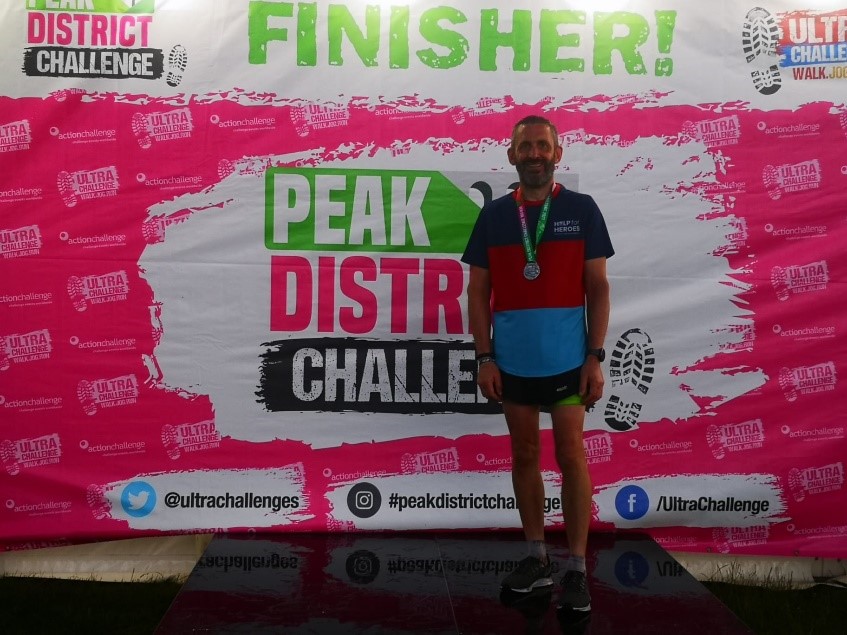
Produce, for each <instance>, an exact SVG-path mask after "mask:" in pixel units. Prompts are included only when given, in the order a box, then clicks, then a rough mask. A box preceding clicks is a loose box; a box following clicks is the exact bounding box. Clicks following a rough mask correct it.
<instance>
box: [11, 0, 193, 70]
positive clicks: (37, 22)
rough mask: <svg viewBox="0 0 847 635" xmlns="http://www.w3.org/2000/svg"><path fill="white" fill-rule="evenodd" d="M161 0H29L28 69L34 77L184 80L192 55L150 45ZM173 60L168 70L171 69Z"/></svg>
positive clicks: (176, 49) (25, 67)
mask: <svg viewBox="0 0 847 635" xmlns="http://www.w3.org/2000/svg"><path fill="white" fill-rule="evenodd" d="M154 5H155V0H26V8H27V26H26V43H27V48H26V49H24V61H23V72H24V74H25V75H28V76H31V77H106V78H110V79H129V78H134V79H159V78H161V77H163V76H164V77H165V80H166V82H167V83H168V85H169V86H177V85H178V84H179V83H180V82H181V81H182V74H183V72H184V71H185V67H186V63H187V55H186V52H185V48H184V47H183V46H182V45H180V44H177V45H176V46H174V47H173V48H172V49H171V50H170V52H169V53H168V56H167V60H165V54H164V51H162V50H161V49H156V48H152V47H151V46H150V35H151V26H152V24H153V11H154ZM166 63H167V69H166Z"/></svg>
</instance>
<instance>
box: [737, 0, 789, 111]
mask: <svg viewBox="0 0 847 635" xmlns="http://www.w3.org/2000/svg"><path fill="white" fill-rule="evenodd" d="M778 45H779V26H778V25H777V23H776V20H775V19H774V17H773V16H772V15H771V14H770V12H768V11H766V10H765V9H762V8H761V7H756V8H754V9H751V10H750V11H748V12H747V15H746V16H745V18H744V23H743V25H742V27H741V48H742V49H743V51H744V57H745V59H746V60H747V63H748V64H754V65H755V66H757V68H753V69H752V70H751V72H750V77H751V78H752V80H753V87H754V88H755V89H756V90H758V91H759V92H760V93H761V94H762V95H773V94H774V93H775V92H776V91H778V90H779V89H780V87H781V85H782V78H781V77H780V74H779V65H778V64H772V63H771V62H772V61H773V58H774V57H776V55H777V46H778Z"/></svg>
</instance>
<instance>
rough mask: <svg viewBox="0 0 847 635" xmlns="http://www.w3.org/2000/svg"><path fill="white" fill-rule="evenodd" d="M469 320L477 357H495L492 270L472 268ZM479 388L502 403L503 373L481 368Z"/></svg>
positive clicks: (494, 368)
mask: <svg viewBox="0 0 847 635" xmlns="http://www.w3.org/2000/svg"><path fill="white" fill-rule="evenodd" d="M468 320H469V321H470V328H471V335H473V339H474V345H475V346H476V354H477V355H480V354H482V353H493V351H492V348H491V277H490V275H489V273H488V269H484V268H483V267H476V266H474V265H471V267H470V278H469V280H468ZM477 384H478V385H479V388H480V390H481V391H482V394H483V395H484V396H485V397H486V398H487V399H495V400H497V401H501V400H502V396H501V394H500V392H501V387H502V384H501V381H500V370H499V369H498V368H497V364H496V362H486V363H484V364H481V365H480V367H479V372H478V374H477Z"/></svg>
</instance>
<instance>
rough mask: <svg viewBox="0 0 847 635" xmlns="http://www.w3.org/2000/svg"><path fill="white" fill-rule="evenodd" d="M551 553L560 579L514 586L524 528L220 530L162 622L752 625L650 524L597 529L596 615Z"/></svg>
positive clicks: (276, 627) (414, 629)
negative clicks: (518, 589) (567, 587)
mask: <svg viewBox="0 0 847 635" xmlns="http://www.w3.org/2000/svg"><path fill="white" fill-rule="evenodd" d="M549 538H552V539H554V537H553V536H549V537H548V539H549ZM550 554H551V558H552V560H553V563H554V576H553V577H554V580H556V581H557V585H556V586H555V587H553V588H551V589H548V590H546V591H538V590H536V591H534V592H532V593H529V594H517V593H511V592H509V593H506V592H502V591H501V588H500V581H501V580H502V579H503V578H504V577H505V576H506V575H507V574H508V573H509V572H510V571H511V570H512V568H513V567H514V566H515V564H516V563H517V562H518V561H519V560H521V559H522V558H523V557H524V556H525V555H526V547H525V545H524V542H523V539H522V537H521V535H520V534H519V533H511V532H509V533H501V532H488V533H455V532H454V533H442V534H435V533H427V534H405V533H399V534H397V533H393V534H376V533H366V534H266V535H262V534H254V535H250V536H247V535H238V536H236V535H220V536H216V537H215V538H214V539H213V540H212V542H211V543H210V544H209V546H208V548H207V549H206V551H205V552H204V554H203V555H202V556H201V557H200V559H199V561H198V563H197V565H196V566H195V568H194V570H193V572H192V573H191V575H190V577H189V579H188V580H187V581H186V583H185V585H184V586H183V588H182V590H181V591H180V592H179V594H178V595H177V597H176V598H175V600H174V602H173V604H172V605H171V607H170V609H169V610H168V612H167V614H166V615H165V616H164V618H163V619H162V622H161V623H160V625H159V628H158V630H157V631H156V633H157V635H176V634H182V633H250V634H254V633H293V634H301V633H302V634H306V633H309V634H323V633H342V634H347V635H354V634H367V635H378V634H382V633H396V634H402V633H438V634H447V633H492V634H497V633H516V634H534V633H538V634H542V633H544V634H546V633H574V634H579V633H591V634H594V635H599V634H607V633H609V634H611V633H614V634H616V635H621V634H640V633H644V634H648V633H649V634H650V635H657V634H662V633H673V634H675V635H696V634H699V633H703V634H706V633H708V634H709V635H716V634H719V635H736V634H738V635H740V634H746V635H751V634H752V631H751V630H749V629H748V628H747V627H746V626H745V625H744V624H743V623H742V622H741V621H740V620H739V619H738V618H737V617H736V616H735V615H733V614H732V613H731V612H730V611H729V609H727V608H726V607H725V606H724V605H723V604H722V603H721V602H720V601H719V600H718V599H717V598H716V597H715V596H713V595H712V594H711V593H710V592H709V591H708V590H707V589H706V588H705V587H704V586H703V585H702V584H700V583H699V582H698V581H697V580H696V579H695V578H694V577H693V576H691V575H690V574H689V573H688V572H687V571H686V570H685V569H683V568H682V566H680V565H679V563H677V562H676V560H674V559H673V557H672V556H671V555H670V554H668V553H667V552H666V551H665V550H664V549H663V548H662V547H661V546H659V545H658V544H657V543H656V542H655V541H654V540H653V539H652V538H650V537H648V536H646V535H643V534H632V533H620V534H592V535H591V538H590V540H589V553H588V557H587V564H588V571H589V585H590V589H591V596H592V600H591V604H592V610H591V612H590V613H589V614H584V613H571V614H568V613H565V612H563V611H561V610H557V609H556V603H557V602H556V600H557V593H558V590H559V588H558V581H559V579H560V578H561V577H562V574H563V572H562V571H558V570H557V569H556V566H557V564H559V563H561V562H563V561H564V558H565V551H564V549H561V550H557V549H556V547H555V546H554V547H551V549H550Z"/></svg>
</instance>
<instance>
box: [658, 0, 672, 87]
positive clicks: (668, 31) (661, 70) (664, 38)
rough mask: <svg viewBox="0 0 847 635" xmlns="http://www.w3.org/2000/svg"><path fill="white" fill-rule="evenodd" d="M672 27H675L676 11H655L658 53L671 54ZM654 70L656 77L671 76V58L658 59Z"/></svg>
mask: <svg viewBox="0 0 847 635" xmlns="http://www.w3.org/2000/svg"><path fill="white" fill-rule="evenodd" d="M674 27H676V11H656V39H657V40H658V41H659V42H658V44H659V53H662V54H665V55H666V54H668V53H670V52H671V43H672V42H673V31H674ZM655 70H656V77H668V76H670V75H673V58H670V57H660V58H658V59H657V60H656V64H655Z"/></svg>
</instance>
